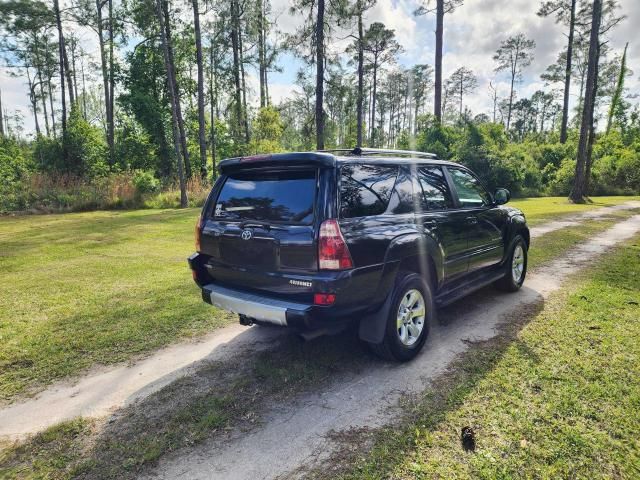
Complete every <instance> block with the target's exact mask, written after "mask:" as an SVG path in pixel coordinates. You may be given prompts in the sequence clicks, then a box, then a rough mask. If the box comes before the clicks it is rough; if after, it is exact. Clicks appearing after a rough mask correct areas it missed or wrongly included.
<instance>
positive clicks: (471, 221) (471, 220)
mask: <svg viewBox="0 0 640 480" xmlns="http://www.w3.org/2000/svg"><path fill="white" fill-rule="evenodd" d="M467 223H468V224H470V225H475V224H476V223H478V218H477V217H467Z"/></svg>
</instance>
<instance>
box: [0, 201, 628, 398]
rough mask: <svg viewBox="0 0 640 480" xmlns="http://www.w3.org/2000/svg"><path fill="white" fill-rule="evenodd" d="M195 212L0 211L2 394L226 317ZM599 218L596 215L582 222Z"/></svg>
mask: <svg viewBox="0 0 640 480" xmlns="http://www.w3.org/2000/svg"><path fill="white" fill-rule="evenodd" d="M632 198H639V197H600V198H594V199H593V203H590V204H585V205H573V204H570V203H568V202H567V201H566V199H564V198H536V199H524V200H518V201H514V202H512V203H513V205H514V206H517V207H520V208H523V209H524V211H525V213H526V214H527V218H528V221H529V222H530V223H532V224H535V223H539V222H540V221H542V220H546V219H549V218H550V217H553V216H559V215H564V214H570V213H571V212H575V211H582V210H585V209H589V208H595V207H598V206H604V205H612V204H616V203H622V202H624V201H628V200H630V199H632ZM197 215H198V210H196V209H186V210H135V211H128V212H92V213H75V214H59V215H46V216H23V217H3V218H0V284H2V286H3V288H2V289H1V290H0V305H1V306H2V308H0V402H1V401H6V400H10V399H12V398H15V397H16V396H18V395H22V394H25V393H29V392H34V391H37V390H38V389H41V388H43V387H44V386H46V385H47V384H49V383H51V382H53V381H55V380H58V379H62V378H65V377H69V376H73V375H76V374H78V373H80V372H82V371H85V370H86V369H87V368H90V367H92V366H94V365H96V364H111V363H114V362H120V361H124V360H128V359H130V358H132V357H134V356H136V355H138V354H142V353H146V352H150V351H153V350H155V349H157V348H159V347H161V346H164V345H167V344H169V343H171V342H174V341H175V340H177V339H180V338H185V337H189V336H197V335H200V334H202V333H203V332H207V331H209V330H211V329H212V328H215V327H218V326H221V325H223V324H225V323H228V322H229V321H231V317H230V316H229V315H223V314H221V313H220V312H217V311H216V310H215V309H212V308H211V307H209V306H207V305H205V304H204V303H203V302H202V301H201V299H200V295H199V294H198V291H197V288H196V287H195V285H194V284H193V282H192V280H191V278H190V274H189V271H188V268H187V265H186V257H187V255H189V254H190V253H191V252H192V251H193V225H194V222H195V218H196V216H197ZM596 227H598V228H600V227H602V225H601V224H597V222H596V224H594V225H590V226H589V227H587V230H584V232H587V231H588V232H592V233H593V232H595V231H597V228H596ZM602 228H604V227H602ZM584 232H582V231H578V230H575V229H566V231H561V233H557V232H554V233H552V234H550V235H551V237H550V238H553V241H552V242H550V243H548V248H547V247H545V248H538V245H539V242H540V240H536V241H535V242H534V244H533V249H534V251H538V250H539V254H536V255H535V256H534V255H532V258H543V257H544V258H550V256H551V254H552V253H553V254H557V253H558V251H559V249H561V248H563V245H565V246H566V245H573V244H575V243H576V242H577V241H579V240H580V239H581V238H584V235H583V234H582V233H584ZM563 237H567V238H563ZM569 237H570V238H569ZM532 261H533V262H535V261H537V260H532Z"/></svg>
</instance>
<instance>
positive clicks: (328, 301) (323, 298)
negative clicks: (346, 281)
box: [313, 293, 336, 305]
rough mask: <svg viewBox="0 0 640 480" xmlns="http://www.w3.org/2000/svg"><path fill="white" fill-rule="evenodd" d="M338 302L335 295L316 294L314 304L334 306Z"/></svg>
mask: <svg viewBox="0 0 640 480" xmlns="http://www.w3.org/2000/svg"><path fill="white" fill-rule="evenodd" d="M335 301H336V295H335V293H314V294H313V304H314V305H333V302H335Z"/></svg>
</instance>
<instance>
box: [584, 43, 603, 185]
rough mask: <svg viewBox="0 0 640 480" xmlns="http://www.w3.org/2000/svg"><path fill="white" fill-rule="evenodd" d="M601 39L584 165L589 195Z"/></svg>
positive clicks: (585, 181)
mask: <svg viewBox="0 0 640 480" xmlns="http://www.w3.org/2000/svg"><path fill="white" fill-rule="evenodd" d="M600 47H601V45H600V41H599V39H598V48H597V52H596V58H597V60H596V67H595V69H596V72H595V81H594V84H593V93H592V97H593V100H592V102H591V125H590V127H589V140H588V142H587V159H586V162H585V167H584V194H585V195H589V193H590V187H591V165H592V164H593V144H594V142H595V141H596V127H595V113H594V112H595V109H596V100H597V98H598V80H599V78H598V76H599V74H600Z"/></svg>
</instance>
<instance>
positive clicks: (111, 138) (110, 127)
mask: <svg viewBox="0 0 640 480" xmlns="http://www.w3.org/2000/svg"><path fill="white" fill-rule="evenodd" d="M108 4H109V121H108V122H107V132H108V134H107V138H108V142H107V143H108V145H109V161H110V163H111V165H112V166H113V165H114V164H115V162H116V158H115V128H116V125H115V123H116V120H115V98H114V96H115V93H114V91H115V84H116V80H115V75H114V73H115V65H114V57H113V48H114V45H113V41H114V34H113V28H114V27H113V0H108Z"/></svg>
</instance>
